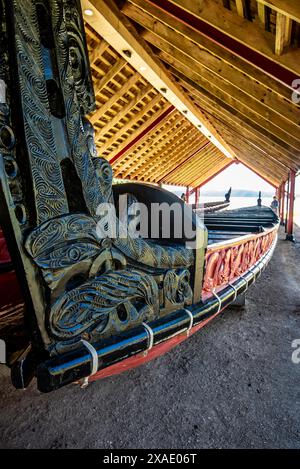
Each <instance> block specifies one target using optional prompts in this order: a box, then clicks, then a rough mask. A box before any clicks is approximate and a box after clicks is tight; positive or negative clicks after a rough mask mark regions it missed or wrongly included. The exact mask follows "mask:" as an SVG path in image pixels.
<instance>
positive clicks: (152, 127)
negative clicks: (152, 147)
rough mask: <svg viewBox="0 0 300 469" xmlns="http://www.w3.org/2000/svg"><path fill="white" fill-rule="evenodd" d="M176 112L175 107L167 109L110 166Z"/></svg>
mask: <svg viewBox="0 0 300 469" xmlns="http://www.w3.org/2000/svg"><path fill="white" fill-rule="evenodd" d="M174 110H175V106H173V105H172V106H170V107H169V108H168V109H166V110H165V111H164V112H163V113H162V114H161V115H160V116H158V118H157V119H155V121H154V122H152V124H150V125H149V126H148V127H147V128H146V129H145V130H143V132H141V133H140V134H139V135H137V136H136V137H135V138H134V139H133V140H131V142H129V143H128V145H126V147H125V148H123V150H121V151H120V152H119V153H117V154H116V155H115V156H114V157H113V158H111V160H109V163H110V164H113V163H115V162H116V161H117V160H118V159H119V158H121V156H122V155H124V153H126V152H127V151H128V150H130V148H132V147H133V145H135V144H136V143H138V142H139V141H140V140H141V139H142V138H143V137H145V135H147V134H148V133H149V132H151V131H152V130H154V129H155V127H157V126H158V125H159V124H160V123H161V122H162V121H163V120H164V119H165V118H166V117H167V116H169V115H170V114H171V113H172V112H173V111H174Z"/></svg>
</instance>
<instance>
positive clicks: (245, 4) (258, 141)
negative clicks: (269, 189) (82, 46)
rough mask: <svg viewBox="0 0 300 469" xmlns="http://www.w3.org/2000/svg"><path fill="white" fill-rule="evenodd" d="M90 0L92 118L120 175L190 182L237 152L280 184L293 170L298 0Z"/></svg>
mask: <svg viewBox="0 0 300 469" xmlns="http://www.w3.org/2000/svg"><path fill="white" fill-rule="evenodd" d="M81 3H82V7H83V12H84V18H85V21H86V34H87V38H88V46H89V52H90V61H91V66H92V74H93V81H94V86H95V93H96V100H97V109H96V111H95V112H94V113H93V114H92V115H91V122H92V123H93V125H94V128H95V131H96V140H97V145H98V151H99V154H100V155H101V156H104V157H105V158H107V159H108V160H109V161H110V162H111V164H112V166H113V170H114V174H115V176H116V177H118V178H124V179H129V180H135V181H143V182H149V183H158V184H160V183H165V184H175V185H184V186H187V187H189V188H190V193H191V192H193V191H195V190H196V188H198V187H200V186H201V185H203V184H204V183H205V182H206V181H207V180H209V179H210V178H211V177H213V176H214V175H216V174H217V173H218V172H220V171H221V170H223V169H224V168H226V167H227V166H228V165H229V164H232V162H242V163H243V164H245V165H246V166H247V167H249V168H250V169H252V170H253V171H255V172H257V173H258V174H259V175H260V176H261V177H263V178H264V179H265V180H267V181H268V182H269V183H270V184H272V185H273V186H274V187H276V188H279V187H282V185H283V184H285V183H286V181H287V180H288V178H289V177H290V179H293V178H294V177H295V174H296V172H297V171H298V169H299V166H300V106H299V102H300V96H299V95H298V94H297V87H299V86H300V82H299V80H300V78H299V77H300V49H299V41H300V4H299V2H297V1H296V0H291V1H286V0H272V1H271V0H270V1H266V0H259V1H256V0H251V1H250V0H236V1H233V0H226V1H225V0H223V1H222V0H209V1H208V0H180V1H179V0H178V1H176V0H163V1H162V0H159V1H158V0H127V1H117V0H116V1H112V0H108V1H106V0H105V1H104V0H82V2H81ZM282 193H283V190H282V189H281V190H280V194H282ZM290 199H291V198H290ZM282 204H283V202H282Z"/></svg>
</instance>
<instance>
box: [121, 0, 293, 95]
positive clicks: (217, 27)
mask: <svg viewBox="0 0 300 469" xmlns="http://www.w3.org/2000/svg"><path fill="white" fill-rule="evenodd" d="M130 1H131V0H130ZM143 1H144V2H145V3H149V4H151V5H155V6H157V7H158V8H160V9H161V10H162V11H163V12H166V13H167V14H169V15H170V16H172V17H174V18H176V19H177V20H178V21H180V22H182V23H184V24H185V25H188V26H189V27H190V28H193V29H194V30H196V31H198V32H200V33H201V34H204V35H205V36H206V37H209V38H211V39H212V40H214V41H215V42H217V43H218V44H219V45H221V46H222V47H223V48H226V49H227V50H230V51H231V52H233V53H234V54H236V55H237V56H239V57H242V58H243V59H245V60H247V61H248V62H250V63H252V64H253V65H254V66H255V67H257V68H259V69H261V70H263V71H264V72H265V73H267V74H268V75H270V76H272V77H274V78H275V79H276V80H278V81H280V82H282V83H283V84H285V85H286V86H288V87H289V88H292V82H293V81H294V80H295V79H297V78H298V77H299V76H300V50H299V49H298V50H291V51H289V53H287V54H285V55H283V56H281V57H277V56H276V54H275V53H274V51H272V47H271V46H270V44H272V43H273V36H272V34H271V33H268V32H266V31H264V32H263V34H262V30H261V28H259V27H258V26H257V25H256V24H255V23H253V22H250V21H247V20H244V19H243V18H240V17H239V16H237V15H235V14H234V13H232V12H231V11H230V10H227V9H226V8H223V7H221V6H220V5H218V4H216V3H215V2H205V4H203V6H202V8H200V9H199V4H198V3H197V2H194V1H191V0H143Z"/></svg>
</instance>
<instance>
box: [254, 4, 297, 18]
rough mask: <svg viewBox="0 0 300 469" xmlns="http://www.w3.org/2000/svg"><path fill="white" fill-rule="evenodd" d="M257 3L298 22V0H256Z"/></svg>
mask: <svg viewBox="0 0 300 469" xmlns="http://www.w3.org/2000/svg"><path fill="white" fill-rule="evenodd" d="M257 3H258V4H259V5H265V6H267V7H269V8H271V9H272V10H275V11H277V12H278V13H281V14H283V15H284V16H287V17H288V18H290V19H291V20H294V21H296V22H297V23H300V3H299V1H298V0H257Z"/></svg>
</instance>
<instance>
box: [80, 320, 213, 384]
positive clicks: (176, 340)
mask: <svg viewBox="0 0 300 469" xmlns="http://www.w3.org/2000/svg"><path fill="white" fill-rule="evenodd" d="M220 312H221V311H220ZM220 312H219V313H216V314H214V315H213V316H211V317H210V318H209V319H207V320H206V321H203V322H202V323H201V324H198V325H197V326H195V327H193V328H192V329H191V331H190V333H189V335H187V333H186V332H184V333H182V334H179V335H177V336H175V337H172V338H171V339H169V340H166V341H164V342H162V343H161V344H159V345H156V346H154V347H153V348H152V349H151V350H149V352H148V353H147V354H145V353H144V352H143V353H139V354H137V355H134V356H133V357H130V358H126V359H125V360H122V361H121V362H119V363H116V364H115V365H111V366H110V367H108V368H105V369H103V370H100V371H98V373H95V374H94V375H93V376H90V377H89V382H92V381H97V380H98V379H103V378H108V377H109V376H113V375H117V374H120V373H123V372H124V371H128V370H130V369H133V368H137V367H138V366H140V365H143V364H144V363H148V362H150V361H151V360H154V358H157V357H159V356H160V355H164V354H165V353H167V352H168V351H169V350H171V349H172V348H174V347H175V346H176V345H179V344H181V342H183V341H185V340H186V339H187V338H188V337H190V336H191V335H193V334H195V333H196V332H197V331H199V329H201V328H202V327H204V326H205V325H206V324H208V323H209V322H210V321H212V320H213V319H214V318H215V317H216V316H218V314H220Z"/></svg>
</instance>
